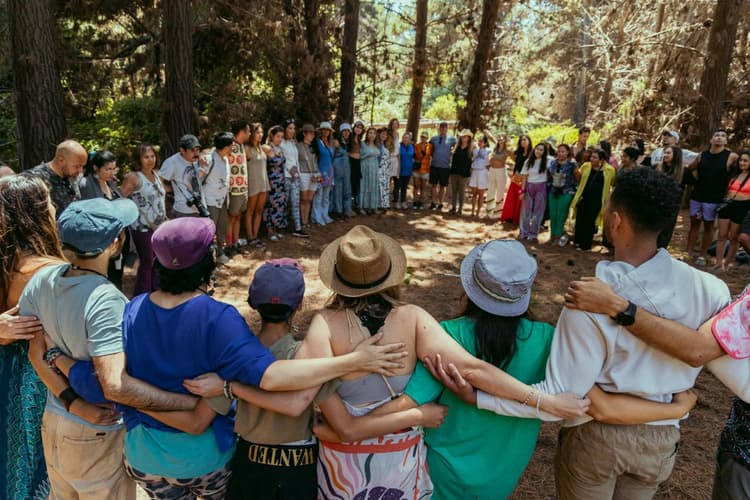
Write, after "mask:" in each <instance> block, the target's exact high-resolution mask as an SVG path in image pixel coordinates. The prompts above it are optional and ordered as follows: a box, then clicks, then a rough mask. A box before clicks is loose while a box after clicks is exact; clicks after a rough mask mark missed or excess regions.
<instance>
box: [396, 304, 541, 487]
mask: <svg viewBox="0 0 750 500" xmlns="http://www.w3.org/2000/svg"><path fill="white" fill-rule="evenodd" d="M474 324H475V322H474V320H473V319H471V318H468V317H465V316H464V317H460V318H457V319H453V320H449V321H443V322H441V323H440V325H441V326H442V327H443V328H444V329H445V331H446V332H448V334H449V335H450V336H451V337H453V338H454V339H456V341H457V342H458V343H459V344H461V346H462V347H463V348H464V349H466V350H467V351H468V352H469V353H470V354H472V355H476V353H477V349H476V339H475V336H474ZM553 334H554V328H553V327H552V325H549V324H547V323H541V322H535V321H529V320H527V319H521V320H520V323H519V325H518V329H517V335H516V351H515V353H514V354H513V357H512V358H511V359H510V360H509V361H508V363H507V365H505V366H503V367H501V368H502V369H503V370H504V371H505V372H507V373H508V374H509V375H512V376H513V377H515V378H517V379H518V380H520V381H522V382H524V383H527V384H533V383H535V382H539V381H540V380H542V379H543V378H544V367H545V365H546V363H547V356H548V355H549V348H550V344H551V342H552V336H553ZM444 389H445V388H444V387H443V385H442V384H441V383H440V382H439V381H437V380H435V379H434V378H432V376H431V375H430V373H429V372H428V371H427V370H426V369H425V367H424V366H423V365H422V364H421V363H419V364H418V365H417V369H416V370H415V372H414V375H413V377H412V379H411V381H410V382H409V385H408V386H407V389H406V394H407V395H408V396H409V397H411V398H412V399H413V400H414V401H415V402H416V403H417V404H423V403H425V402H428V401H437V402H438V403H440V404H442V405H446V406H448V415H447V417H446V418H445V421H444V422H443V424H442V425H441V426H440V427H438V428H435V429H424V435H425V442H426V443H427V462H428V465H429V468H430V475H431V477H432V480H433V483H434V488H435V491H434V493H433V497H432V498H434V499H436V500H437V499H453V498H506V497H508V496H509V495H510V494H511V493H512V492H513V490H514V488H515V486H516V483H517V482H518V480H519V479H520V477H521V474H522V473H523V471H524V469H525V468H526V465H527V464H528V462H529V460H531V456H532V454H533V453H534V448H535V446H536V439H537V434H538V433H539V429H540V425H541V422H540V421H539V420H536V419H531V418H528V419H527V418H517V417H507V416H502V415H496V414H494V413H490V412H487V411H482V410H479V409H478V408H477V407H476V406H472V405H468V404H467V403H465V402H464V401H462V400H461V399H460V398H459V397H458V396H457V395H456V394H454V393H453V392H451V391H447V390H444ZM478 443H481V445H478Z"/></svg>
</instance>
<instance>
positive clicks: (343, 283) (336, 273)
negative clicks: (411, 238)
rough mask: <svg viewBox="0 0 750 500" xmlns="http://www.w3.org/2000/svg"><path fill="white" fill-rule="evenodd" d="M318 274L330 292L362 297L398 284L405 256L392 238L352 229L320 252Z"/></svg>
mask: <svg viewBox="0 0 750 500" xmlns="http://www.w3.org/2000/svg"><path fill="white" fill-rule="evenodd" d="M318 273H319V274H320V279H321V281H322V282H323V284H325V286H327V287H328V288H330V289H331V290H332V291H334V292H336V293H338V294H341V295H343V296H345V297H363V296H365V295H370V294H373V293H377V292H381V291H383V290H386V289H388V288H391V287H393V286H396V285H398V284H400V283H401V281H402V280H403V279H404V274H405V273H406V255H405V254H404V250H403V249H402V248H401V245H399V244H398V242H396V240H394V239H393V238H390V237H388V236H386V235H384V234H382V233H378V232H375V231H373V230H372V229H370V228H369V227H367V226H354V227H353V228H352V229H351V230H349V232H348V233H346V234H345V235H344V236H341V237H340V238H338V239H336V240H334V241H333V242H331V243H330V244H329V245H328V246H327V247H326V248H325V250H323V253H322V254H321V255H320V260H319V261H318Z"/></svg>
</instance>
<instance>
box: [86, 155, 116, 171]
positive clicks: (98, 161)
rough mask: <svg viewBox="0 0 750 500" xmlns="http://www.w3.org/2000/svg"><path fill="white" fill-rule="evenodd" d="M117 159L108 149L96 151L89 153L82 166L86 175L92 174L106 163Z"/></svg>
mask: <svg viewBox="0 0 750 500" xmlns="http://www.w3.org/2000/svg"><path fill="white" fill-rule="evenodd" d="M113 161H117V157H116V156H115V155H114V153H112V151H110V150H108V149H103V150H101V151H97V152H96V153H94V154H90V155H89V159H88V161H87V162H86V166H85V167H84V173H85V174H86V175H93V174H95V173H96V172H98V171H99V169H100V168H102V167H103V166H104V165H106V164H107V163H112V162H113Z"/></svg>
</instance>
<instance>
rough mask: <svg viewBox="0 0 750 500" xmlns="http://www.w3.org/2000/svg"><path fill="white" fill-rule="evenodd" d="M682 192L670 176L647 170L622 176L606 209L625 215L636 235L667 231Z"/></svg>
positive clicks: (636, 170) (639, 170) (673, 218)
mask: <svg viewBox="0 0 750 500" xmlns="http://www.w3.org/2000/svg"><path fill="white" fill-rule="evenodd" d="M681 198H682V191H681V190H680V186H679V184H677V182H676V181H675V180H674V179H673V178H672V177H670V176H668V175H666V174H664V173H663V172H659V171H657V170H654V169H651V168H636V169H633V170H631V171H630V172H623V173H622V174H621V175H620V176H619V177H618V178H617V184H615V189H614V191H612V195H611V196H610V198H609V203H610V207H611V208H612V209H613V210H617V211H619V212H622V213H624V214H626V216H627V218H628V220H629V221H630V224H631V225H632V226H633V230H634V231H635V232H636V233H639V234H659V233H660V232H662V231H664V230H665V229H670V228H671V227H672V226H673V225H674V223H675V221H676V220H677V214H678V213H679V211H680V199H681Z"/></svg>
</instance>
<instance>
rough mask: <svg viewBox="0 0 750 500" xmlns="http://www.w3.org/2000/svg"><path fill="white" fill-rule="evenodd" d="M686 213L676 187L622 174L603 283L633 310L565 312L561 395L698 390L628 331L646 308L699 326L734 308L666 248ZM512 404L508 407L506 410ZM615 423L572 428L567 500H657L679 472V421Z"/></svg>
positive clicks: (556, 350) (549, 379)
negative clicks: (666, 237) (661, 240)
mask: <svg viewBox="0 0 750 500" xmlns="http://www.w3.org/2000/svg"><path fill="white" fill-rule="evenodd" d="M679 206H680V189H679V186H678V184H677V183H676V182H675V181H674V179H672V178H670V177H668V176H666V175H664V174H663V173H661V172H658V171H655V170H652V169H644V168H640V169H633V170H632V171H630V172H627V173H625V174H623V175H622V176H621V178H620V179H619V180H618V183H617V185H616V186H615V189H614V191H613V192H612V194H611V196H610V198H609V201H608V203H607V208H606V212H605V213H606V216H605V228H606V230H607V236H608V237H609V239H610V241H611V242H612V243H613V245H614V250H615V260H614V261H613V262H600V263H599V264H598V265H597V269H596V276H597V277H598V278H600V279H601V280H602V281H605V282H606V283H608V284H610V285H611V286H612V288H613V289H614V290H616V292H617V293H618V294H619V295H621V296H623V297H624V298H625V299H626V300H627V301H628V305H627V307H626V308H625V309H624V310H621V311H620V312H619V313H618V314H616V315H614V316H612V317H610V316H607V315H603V314H592V313H586V312H582V311H579V310H573V309H567V308H566V309H564V310H563V311H562V313H561V315H560V319H559V321H558V323H557V327H556V330H555V337H554V339H553V341H552V346H551V350H550V357H549V360H548V363H547V369H546V374H545V380H544V382H541V383H539V384H537V387H538V388H539V389H541V390H544V391H550V392H553V393H557V392H562V391H572V392H574V393H576V394H579V395H583V394H586V393H588V392H589V390H591V388H592V387H593V386H594V385H598V386H599V387H600V388H601V389H603V390H604V391H605V392H609V393H624V394H631V395H635V396H639V397H641V398H643V399H647V400H651V401H656V402H671V401H672V395H673V393H677V392H681V391H684V390H687V389H690V388H692V386H693V384H694V383H695V379H696V377H697V375H698V372H699V371H700V369H699V368H693V367H691V366H689V365H687V364H685V363H683V362H681V361H678V360H676V359H674V358H671V357H669V356H668V355H666V354H664V353H662V352H661V351H658V350H657V349H656V348H653V347H650V346H648V345H647V344H645V343H644V342H642V341H641V340H638V339H636V338H635V337H634V336H633V335H631V334H630V333H629V332H628V331H627V330H626V328H625V327H626V326H628V325H631V324H633V322H634V321H635V315H636V314H637V308H639V307H640V308H643V309H644V310H646V311H649V312H651V313H653V314H656V315H658V316H661V317H664V318H669V319H672V320H675V321H677V322H679V323H682V324H683V325H686V326H688V327H691V328H697V327H698V326H700V325H701V324H702V323H703V322H704V321H705V320H706V319H708V318H710V317H711V316H713V315H715V314H716V313H717V312H718V311H719V310H720V309H721V308H722V307H723V306H725V305H726V304H727V303H728V301H729V290H728V288H727V286H726V284H724V283H723V282H722V281H721V280H719V279H718V278H716V277H714V276H712V275H709V274H707V273H703V272H700V271H698V270H696V269H694V268H691V267H690V266H688V265H686V264H685V263H683V262H679V261H677V260H675V259H673V258H672V257H671V256H670V255H669V253H668V252H667V251H666V250H664V249H663V248H662V249H658V247H657V240H658V237H659V234H660V233H661V232H662V231H664V230H665V229H668V228H671V226H672V225H673V224H674V221H675V219H676V216H677V213H678V211H679ZM477 401H478V406H479V407H480V408H485V409H493V410H494V411H496V412H499V413H502V414H506V415H517V416H524V415H525V416H533V415H534V413H533V410H530V409H529V408H528V407H525V406H523V405H519V404H516V403H507V402H505V401H503V400H497V399H493V398H487V397H485V396H484V395H482V394H481V393H480V395H479V396H478V398H477ZM506 403H507V404H506ZM646 423H647V424H649V425H612V424H606V423H602V422H596V421H592V418H591V417H590V416H584V417H580V418H577V419H573V420H568V421H566V422H564V428H563V430H562V431H561V434H560V446H559V447H558V450H557V455H556V459H555V479H556V485H557V494H558V497H559V498H561V499H563V500H565V499H574V498H575V499H577V498H612V497H615V496H616V497H619V498H644V499H645V498H651V497H652V496H653V495H654V494H655V493H656V491H657V488H658V486H659V484H660V483H662V482H663V481H665V480H666V479H667V478H668V477H669V475H670V474H671V470H672V467H673V465H674V460H675V457H676V451H677V447H678V443H679V439H680V431H679V420H678V419H671V420H658V421H649V422H646Z"/></svg>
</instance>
